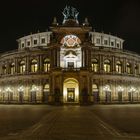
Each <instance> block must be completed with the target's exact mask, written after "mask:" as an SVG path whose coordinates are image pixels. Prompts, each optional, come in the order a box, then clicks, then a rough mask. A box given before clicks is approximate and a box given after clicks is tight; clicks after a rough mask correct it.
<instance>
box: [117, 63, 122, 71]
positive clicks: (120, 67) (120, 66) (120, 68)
mask: <svg viewBox="0 0 140 140" xmlns="http://www.w3.org/2000/svg"><path fill="white" fill-rule="evenodd" d="M116 72H118V73H122V64H121V62H120V61H117V62H116Z"/></svg>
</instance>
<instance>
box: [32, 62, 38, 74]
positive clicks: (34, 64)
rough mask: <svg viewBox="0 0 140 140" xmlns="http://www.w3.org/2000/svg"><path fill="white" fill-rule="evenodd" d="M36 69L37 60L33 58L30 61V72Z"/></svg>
mask: <svg viewBox="0 0 140 140" xmlns="http://www.w3.org/2000/svg"><path fill="white" fill-rule="evenodd" d="M37 70H38V64H37V60H36V59H33V60H32V61H31V72H37Z"/></svg>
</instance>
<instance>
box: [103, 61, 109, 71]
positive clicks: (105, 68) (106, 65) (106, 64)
mask: <svg viewBox="0 0 140 140" xmlns="http://www.w3.org/2000/svg"><path fill="white" fill-rule="evenodd" d="M104 71H105V72H110V61H109V60H105V61H104Z"/></svg>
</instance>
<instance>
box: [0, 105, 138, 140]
mask: <svg viewBox="0 0 140 140" xmlns="http://www.w3.org/2000/svg"><path fill="white" fill-rule="evenodd" d="M135 113H136V115H134V114H135ZM139 118H140V105H97V106H88V107H80V106H61V107H60V106H59V107H53V106H47V105H46V106H45V105H24V106H22V105H21V106H18V105H15V106H14V105H9V106H7V105H1V106H0V130H1V132H0V140H119V139H120V140H129V139H132V140H133V139H140V119H139ZM135 124H137V125H135Z"/></svg>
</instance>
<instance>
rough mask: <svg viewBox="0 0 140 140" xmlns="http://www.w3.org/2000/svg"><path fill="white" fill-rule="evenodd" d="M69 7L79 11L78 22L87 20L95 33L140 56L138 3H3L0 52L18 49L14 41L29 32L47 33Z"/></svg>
mask: <svg viewBox="0 0 140 140" xmlns="http://www.w3.org/2000/svg"><path fill="white" fill-rule="evenodd" d="M66 5H71V6H73V7H75V8H76V9H77V10H78V11H79V13H80V14H79V22H80V23H82V22H83V20H84V18H85V17H88V19H89V22H90V25H91V26H93V28H94V29H95V30H96V31H99V32H102V31H103V32H104V33H111V34H112V35H116V36H118V37H121V38H123V39H124V40H125V43H124V48H125V49H127V50H131V51H135V52H137V53H139V54H140V4H139V0H137V1H135V0H110V1H109V0H9V1H8V0H7V1H6V0H5V1H4V2H3V3H2V2H1V3H0V28H1V29H0V43H1V44H0V45H1V46H0V52H4V51H8V50H13V49H17V48H18V46H17V42H16V40H17V39H18V38H20V37H23V36H25V35H29V34H30V33H31V32H32V33H36V32H38V31H40V32H42V31H46V30H47V29H49V25H51V23H52V20H53V17H54V16H56V17H57V19H58V22H59V23H60V24H61V23H62V20H63V16H62V11H63V9H64V7H65V6H66Z"/></svg>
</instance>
